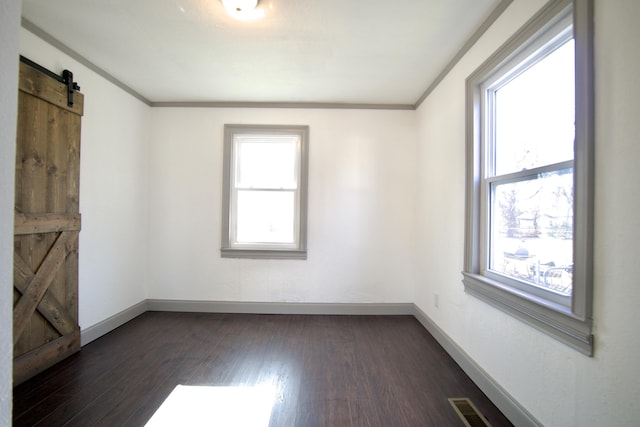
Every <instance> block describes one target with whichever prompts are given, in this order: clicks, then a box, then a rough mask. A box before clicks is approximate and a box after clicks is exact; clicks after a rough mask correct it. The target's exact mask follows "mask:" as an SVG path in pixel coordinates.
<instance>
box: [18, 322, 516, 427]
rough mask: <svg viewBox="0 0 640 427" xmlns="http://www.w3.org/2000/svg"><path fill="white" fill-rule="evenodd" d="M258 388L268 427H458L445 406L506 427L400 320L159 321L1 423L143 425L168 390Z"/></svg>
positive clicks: (62, 368) (36, 393)
mask: <svg viewBox="0 0 640 427" xmlns="http://www.w3.org/2000/svg"><path fill="white" fill-rule="evenodd" d="M265 383H268V384H271V385H275V386H276V387H277V390H278V392H277V398H276V402H275V404H274V406H273V409H272V413H271V422H270V425H271V426H286V427H288V426H304V427H306V426H381V427H390V426H398V427H401V426H420V427H423V426H463V425H464V424H463V423H462V421H461V420H460V419H459V418H458V416H457V415H456V413H455V411H454V410H453V408H452V407H451V405H450V404H449V402H448V401H447V398H449V397H468V398H470V399H471V400H472V401H473V403H474V404H475V405H476V406H477V407H478V409H479V410H480V411H481V412H482V413H483V414H484V415H485V417H486V418H487V419H488V420H489V422H490V423H491V424H492V425H493V426H494V427H498V426H507V425H511V424H510V423H509V422H508V420H507V419H506V418H505V417H504V416H503V415H502V414H501V413H500V411H499V410H498V409H497V408H496V407H495V406H494V405H493V404H492V403H491V402H490V401H489V400H488V399H487V397H486V396H485V395H484V394H483V393H482V392H481V391H480V390H479V389H478V388H477V387H476V386H475V385H474V384H473V383H472V382H471V380H470V379H469V378H468V377H467V376H466V375H465V374H464V372H463V371H462V370H461V369H460V368H459V367H458V365H456V364H455V362H453V360H452V359H451V358H450V357H449V356H448V355H447V353H446V352H445V351H444V350H443V349H442V347H440V345H439V344H438V343H437V342H436V341H435V340H434V339H433V337H432V336H431V335H429V333H428V332H427V331H426V330H425V329H424V328H423V327H422V326H421V325H420V324H419V323H418V322H417V321H416V320H415V319H414V318H413V317H411V316H299V315H242V314H205V313H166V312H147V313H145V314H143V315H141V316H139V317H138V318H136V319H134V320H132V321H131V322H129V323H127V324H126V325H123V326H122V327H120V328H118V329H116V330H115V331H113V332H111V333H109V334H107V335H105V336H103V337H102V338H100V339H98V340H96V341H94V342H92V343H90V344H88V345H86V346H85V347H83V349H82V351H81V352H80V353H78V354H76V355H74V356H72V357H71V358H69V359H67V360H65V361H63V362H61V363H60V364H58V365H57V366H55V367H53V368H51V369H49V370H47V371H45V372H43V373H41V374H40V375H38V376H36V377H34V378H33V379H31V380H29V381H27V382H26V383H24V384H22V385H20V386H18V387H16V388H15V389H14V407H13V423H14V426H34V425H38V426H58V425H65V426H120V425H125V426H143V425H144V424H145V423H146V422H147V421H148V420H149V418H150V417H151V416H152V415H153V413H154V412H155V411H156V409H157V408H158V407H159V406H160V404H161V403H162V402H163V401H164V399H165V398H166V397H167V396H168V395H169V393H170V392H171V391H172V390H173V388H174V387H175V386H176V385H178V384H184V385H216V386H222V385H225V386H230V385H255V384H265ZM248 410H250V409H248ZM212 425H215V424H212ZM183 427H186V426H183Z"/></svg>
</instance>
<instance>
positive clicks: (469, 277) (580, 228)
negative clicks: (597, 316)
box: [463, 0, 594, 356]
mask: <svg viewBox="0 0 640 427" xmlns="http://www.w3.org/2000/svg"><path fill="white" fill-rule="evenodd" d="M570 25H572V32H573V39H574V43H575V85H576V87H575V94H576V95H575V96H576V98H575V105H576V109H575V121H576V123H575V125H576V128H575V129H576V135H575V148H574V160H573V161H568V162H563V163H559V164H555V165H547V166H544V167H541V168H537V169H532V170H529V171H525V172H516V173H513V174H510V175H507V176H502V177H500V178H499V179H503V180H504V179H505V178H506V179H507V180H508V179H511V182H517V181H521V180H524V179H528V177H529V176H530V175H532V174H536V173H540V172H547V171H550V170H557V169H564V168H567V167H573V179H574V214H573V227H574V235H573V248H574V249H573V268H574V270H573V289H572V295H571V297H567V298H565V299H562V298H557V297H556V296H553V295H552V293H550V292H545V291H543V290H539V289H535V287H533V286H520V285H519V284H518V283H517V281H516V280H511V279H509V278H508V277H506V276H501V275H498V274H494V273H492V272H491V271H489V268H488V265H489V256H488V248H489V243H490V242H489V218H488V217H489V209H490V206H489V203H490V200H491V194H490V190H489V189H490V186H491V183H492V182H496V179H495V178H494V177H492V176H491V173H490V167H491V165H489V164H488V158H489V156H490V153H488V147H489V146H490V138H491V133H492V132H493V130H492V129H490V127H491V118H490V117H488V116H487V114H488V112H489V111H491V97H492V91H493V92H495V87H496V82H498V81H500V79H503V78H505V77H506V76H509V75H513V72H514V70H515V71H518V70H521V69H522V67H526V66H527V65H530V64H531V63H534V62H535V59H537V58H541V57H544V55H545V54H546V53H548V52H549V51H551V50H553V49H554V48H555V47H556V46H558V44H560V43H562V42H563V41H566V40H567V37H566V34H565V35H564V36H563V34H562V31H563V30H564V29H566V28H567V26H570ZM570 38H571V36H569V39H570ZM554 43H555V44H554ZM527 61H528V62H527ZM466 86H467V87H466V92H467V95H466V96H467V99H466V122H467V124H466V128H467V129H466V130H467V134H466V140H467V148H466V151H467V179H466V186H467V187H466V207H467V209H466V215H467V217H466V227H465V260H464V271H463V283H464V287H465V291H466V292H467V293H469V294H470V295H473V296H476V297H478V298H480V299H482V300H484V301H485V302H488V303H490V304H492V305H493V306H495V307H497V308H499V309H501V310H503V311H505V312H507V313H509V314H511V315H513V316H515V317H516V318H518V319H520V320H523V321H524V322H526V323H528V324H530V325H531V326H534V327H536V328H538V329H539V330H542V331H544V332H546V333H547V334H549V335H551V336H553V337H554V338H556V339H558V340H560V341H562V342H564V343H565V344H567V345H569V346H571V347H573V348H575V349H577V350H578V351H580V352H582V353H584V354H586V355H589V356H592V355H593V334H592V305H593V301H592V300H593V277H592V276H593V274H592V268H593V267H592V265H593V262H592V261H593V182H594V181H593V170H594V167H593V153H594V128H593V126H594V124H593V123H594V120H593V118H594V102H593V2H592V0H573V1H571V0H552V1H550V2H549V3H547V4H546V5H545V6H544V7H543V8H542V9H541V10H540V12H538V13H537V14H536V15H535V16H534V17H533V18H531V20H529V21H528V22H527V23H526V24H525V25H524V26H523V27H522V28H521V29H520V30H519V31H518V32H517V33H516V34H515V35H514V36H513V37H511V38H510V39H509V40H508V41H507V42H506V43H505V44H504V45H503V46H502V47H501V48H500V49H499V50H498V51H497V52H496V53H495V54H494V55H492V56H491V57H490V58H489V59H487V61H485V63H483V64H482V65H481V66H480V67H479V68H478V69H477V70H476V71H475V72H474V73H473V74H471V75H470V76H469V77H468V78H467V81H466ZM505 182H506V181H505Z"/></svg>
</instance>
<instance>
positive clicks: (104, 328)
mask: <svg viewBox="0 0 640 427" xmlns="http://www.w3.org/2000/svg"><path fill="white" fill-rule="evenodd" d="M146 311H181V312H200V313H247V314H316V315H318V314H319V315H382V316H390V315H411V316H414V317H415V318H416V319H417V320H418V322H420V324H422V326H423V327H424V328H425V329H426V330H427V331H428V332H429V333H430V334H431V335H433V337H434V338H435V339H436V341H438V343H439V344H440V345H441V346H442V347H443V348H444V349H445V350H446V351H447V353H449V355H450V356H451V357H452V358H453V360H455V361H456V363H457V364H458V365H459V366H460V367H461V368H462V370H464V371H465V373H466V374H467V375H468V376H469V377H470V378H471V380H472V381H473V382H474V383H475V384H476V385H477V386H478V387H479V388H480V389H481V390H482V391H483V392H484V394H486V395H487V396H488V397H489V399H491V401H492V402H493V403H494V404H495V405H496V406H497V407H498V408H499V409H500V410H501V411H502V413H503V414H504V415H505V416H506V417H507V418H508V419H509V420H510V421H511V422H512V423H513V424H514V425H516V426H531V427H539V426H542V424H541V423H540V422H538V421H537V420H536V419H535V417H534V416H533V415H531V414H530V413H529V412H528V411H527V410H526V409H525V408H524V407H522V406H521V405H520V404H519V403H518V402H517V401H516V400H515V399H514V398H513V397H512V396H511V395H510V394H509V393H507V391H506V390H504V389H503V388H502V387H501V386H500V384H498V383H497V382H496V381H495V380H494V379H493V378H492V377H491V376H490V375H489V374H488V373H487V372H486V371H485V370H484V369H482V367H480V365H478V364H477V363H476V362H475V361H474V360H473V359H472V358H471V357H470V356H469V355H468V354H467V353H465V351H464V350H463V349H462V348H461V347H460V346H459V345H458V344H456V343H455V342H454V341H453V340H452V339H451V338H450V337H449V336H448V335H447V334H446V333H445V332H444V331H443V330H442V329H440V328H439V327H438V326H437V325H436V324H435V323H434V322H433V321H432V320H431V319H430V318H429V316H427V315H426V314H425V313H424V312H423V311H422V310H420V308H418V307H417V306H416V305H415V304H413V303H336V304H333V303H286V302H283V303H273V302H231V301H185V300H162V299H148V300H144V301H141V302H139V303H138V304H136V305H134V306H131V307H129V308H128V309H126V310H123V311H122V312H120V313H117V314H115V315H113V316H111V317H109V318H108V319H105V320H103V321H102V322H100V323H97V324H95V325H93V326H91V327H89V328H86V329H83V330H82V333H81V344H82V345H86V344H88V343H90V342H91V341H93V340H95V339H97V338H100V337H101V336H102V335H105V334H107V333H109V332H111V331H112V330H114V329H116V328H117V327H119V326H121V325H123V324H125V323H127V322H128V321H130V320H132V319H134V318H135V317H137V316H139V315H141V314H142V313H144V312H146Z"/></svg>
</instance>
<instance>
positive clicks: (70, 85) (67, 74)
mask: <svg viewBox="0 0 640 427" xmlns="http://www.w3.org/2000/svg"><path fill="white" fill-rule="evenodd" d="M20 62H23V63H25V64H27V65H29V66H30V67H32V68H35V69H36V70H38V71H40V72H42V73H44V74H46V75H48V76H49V77H51V78H52V79H56V80H57V81H59V82H60V83H62V84H64V85H65V86H66V87H67V106H68V107H73V94H74V93H75V92H78V91H79V90H80V86H78V83H76V82H74V81H73V73H72V72H71V71H69V70H64V71H63V72H62V76H59V75H57V74H55V73H54V72H53V71H51V70H48V69H46V68H44V67H43V66H42V65H40V64H36V63H35V62H33V61H32V60H30V59H29V58H25V57H24V56H22V55H20Z"/></svg>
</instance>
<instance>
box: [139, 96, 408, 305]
mask: <svg viewBox="0 0 640 427" xmlns="http://www.w3.org/2000/svg"><path fill="white" fill-rule="evenodd" d="M152 115H153V122H152V129H153V136H152V139H153V147H152V150H151V151H150V152H151V175H150V179H151V182H153V183H154V185H153V188H152V190H151V198H150V230H151V233H150V249H151V256H150V259H151V262H152V265H151V269H150V270H151V277H150V282H151V283H152V284H153V286H152V289H151V291H150V297H151V298H160V299H179V300H215V301H243V302H247V301H260V302H314V303H315V302H330V303H335V302H346V303H350V302H411V301H412V300H413V293H412V291H413V281H414V277H413V270H412V268H413V258H412V253H413V251H412V249H413V248H412V242H413V230H414V218H415V217H414V213H415V205H414V194H415V184H414V183H415V176H416V170H415V159H414V153H415V113H414V112H413V111H371V110H369V111H362V110H317V109H297V110H291V109H206V108H202V109H173V108H171V109H170V108H156V109H154V110H153V112H152ZM225 123H250V124H261V123H270V124H305V125H309V126H310V149H309V152H310V157H309V163H310V165H309V217H308V221H309V225H308V259H307V260H306V261H300V260H297V261H294V260H246V259H244V260H240V259H227V258H225V259H222V258H220V234H221V230H220V227H221V225H220V218H221V199H222V196H221V190H222V171H221V167H222V136H223V125H224V124H225Z"/></svg>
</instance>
